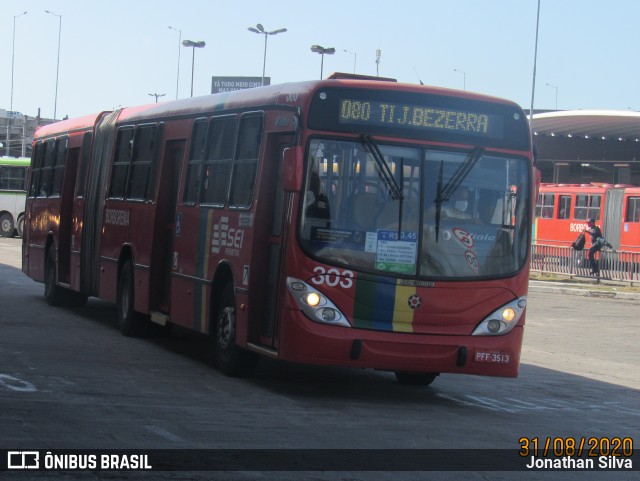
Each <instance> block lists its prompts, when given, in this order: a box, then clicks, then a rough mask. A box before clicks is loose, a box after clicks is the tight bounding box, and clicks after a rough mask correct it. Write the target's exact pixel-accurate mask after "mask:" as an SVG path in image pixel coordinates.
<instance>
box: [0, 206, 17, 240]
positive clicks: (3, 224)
mask: <svg viewBox="0 0 640 481" xmlns="http://www.w3.org/2000/svg"><path fill="white" fill-rule="evenodd" d="M14 232H15V225H14V224H13V217H11V214H9V213H8V212H5V213H4V214H2V215H0V236H2V237H13V234H14Z"/></svg>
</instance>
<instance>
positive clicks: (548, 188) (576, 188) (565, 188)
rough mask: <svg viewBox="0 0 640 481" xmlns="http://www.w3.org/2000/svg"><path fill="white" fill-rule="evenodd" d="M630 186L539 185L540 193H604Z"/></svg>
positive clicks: (600, 184) (595, 184)
mask: <svg viewBox="0 0 640 481" xmlns="http://www.w3.org/2000/svg"><path fill="white" fill-rule="evenodd" d="M629 187H632V186H631V185H630V184H606V183H598V182H593V183H590V184H547V183H545V184H540V192H604V191H605V190H608V189H625V188H629Z"/></svg>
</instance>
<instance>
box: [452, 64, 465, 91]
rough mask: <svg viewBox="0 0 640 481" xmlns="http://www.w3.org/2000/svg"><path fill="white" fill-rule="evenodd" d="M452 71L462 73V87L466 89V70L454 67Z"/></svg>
mask: <svg viewBox="0 0 640 481" xmlns="http://www.w3.org/2000/svg"><path fill="white" fill-rule="evenodd" d="M453 71H454V72H458V73H459V74H461V75H462V89H463V90H467V72H463V71H462V70H458V69H457V68H454V69H453Z"/></svg>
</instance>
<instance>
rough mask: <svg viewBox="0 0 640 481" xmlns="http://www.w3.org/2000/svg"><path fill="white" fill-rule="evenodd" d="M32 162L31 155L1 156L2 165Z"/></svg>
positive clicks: (26, 164) (18, 164) (28, 163)
mask: <svg viewBox="0 0 640 481" xmlns="http://www.w3.org/2000/svg"><path fill="white" fill-rule="evenodd" d="M30 164H31V159H30V158H29V157H0V165H16V166H20V167H21V166H28V165H30Z"/></svg>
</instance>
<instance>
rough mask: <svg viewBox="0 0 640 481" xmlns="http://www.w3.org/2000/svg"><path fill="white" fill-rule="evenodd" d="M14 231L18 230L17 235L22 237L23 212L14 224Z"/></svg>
mask: <svg viewBox="0 0 640 481" xmlns="http://www.w3.org/2000/svg"><path fill="white" fill-rule="evenodd" d="M16 231H17V232H18V237H20V238H22V234H24V214H22V215H20V216H19V217H18V224H17V225H16Z"/></svg>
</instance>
